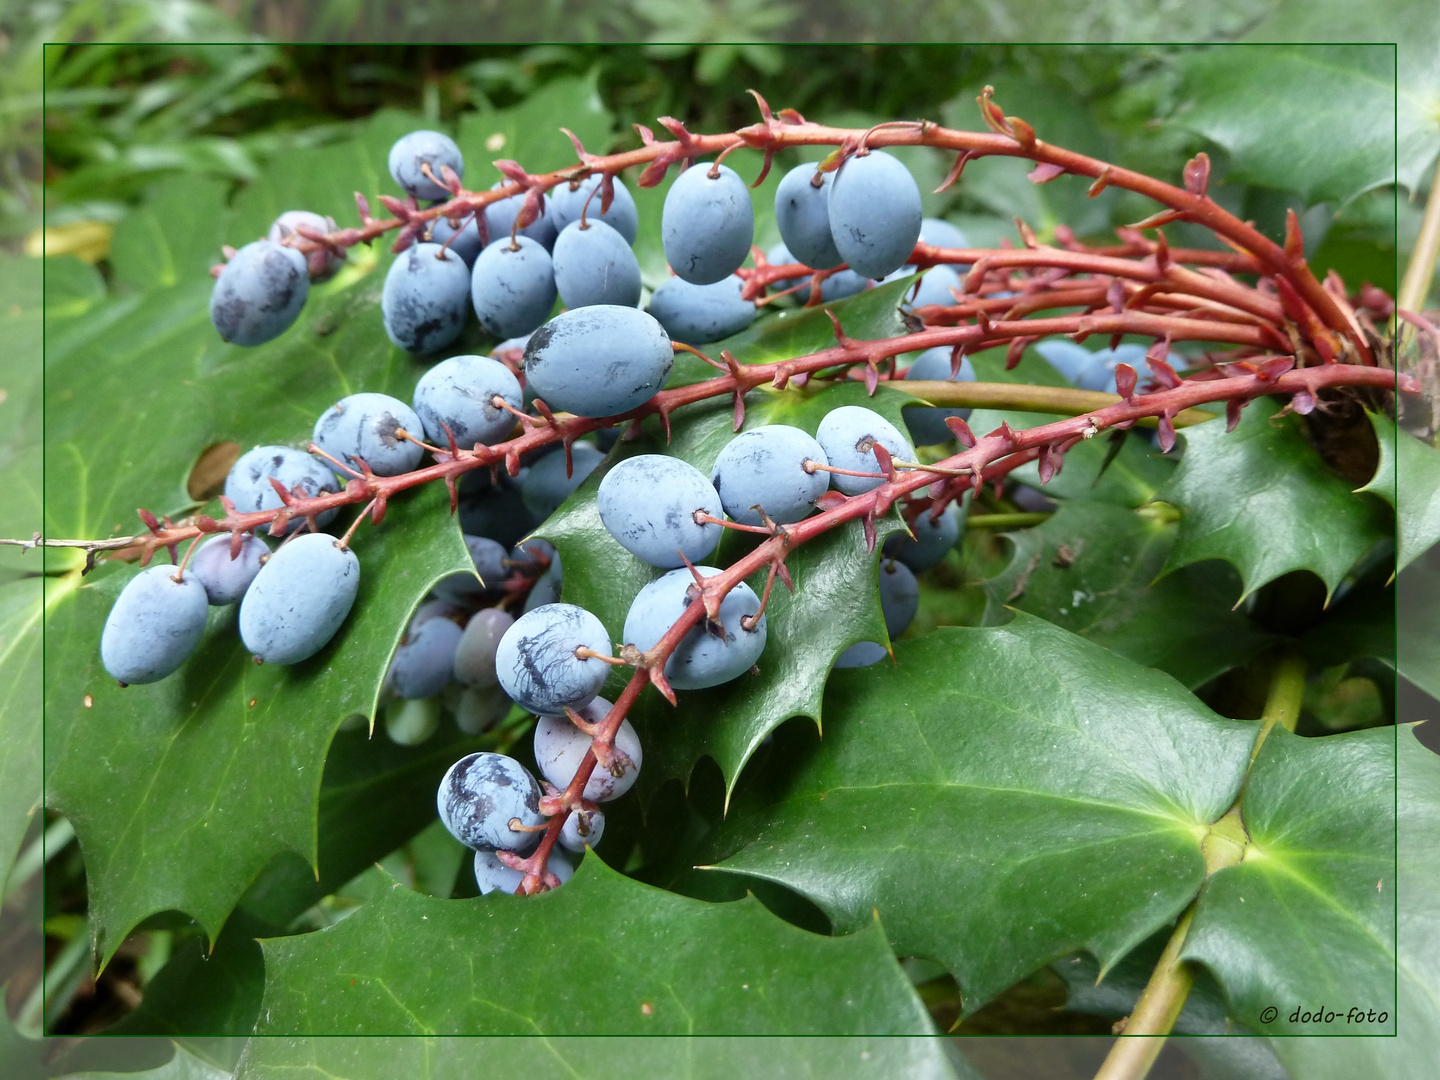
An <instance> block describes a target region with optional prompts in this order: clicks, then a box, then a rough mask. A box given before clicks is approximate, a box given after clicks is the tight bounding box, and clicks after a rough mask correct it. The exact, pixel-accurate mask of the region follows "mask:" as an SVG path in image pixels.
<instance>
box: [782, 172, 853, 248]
mask: <svg viewBox="0 0 1440 1080" xmlns="http://www.w3.org/2000/svg"><path fill="white" fill-rule="evenodd" d="M817 177H818V178H819V180H820V184H819V186H818V187H817V186H816V185H815V183H814V181H815V179H816V178H817ZM834 178H835V174H834V173H822V172H816V170H815V166H814V165H797V166H795V168H793V169H791V170H790V171H789V172H787V173H786V174H785V177H784V179H782V180H781V181H780V186H779V187H778V188H776V189H775V224H776V225H777V226H779V228H780V236H781V238H782V239H783V240H784V241H785V247H786V249H787V250H788V251H789V252H790V253H791V254H793V256H794V258H793V260H791V259H786V260H785V261H786V262H791V261H794V262H802V263H804V264H805V265H806V266H808V267H810V268H811V269H813V270H828V269H830V268H831V267H832V266H839V265H840V264H841V263H842V262H844V261H845V260H844V258H842V257H841V255H840V252H839V250H838V249H837V248H836V247H835V238H834V237H833V236H832V235H831V234H830V184H831V181H832V180H834ZM771 261H772V262H773V261H774V260H771Z"/></svg>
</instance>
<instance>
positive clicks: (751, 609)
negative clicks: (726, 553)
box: [625, 566, 766, 690]
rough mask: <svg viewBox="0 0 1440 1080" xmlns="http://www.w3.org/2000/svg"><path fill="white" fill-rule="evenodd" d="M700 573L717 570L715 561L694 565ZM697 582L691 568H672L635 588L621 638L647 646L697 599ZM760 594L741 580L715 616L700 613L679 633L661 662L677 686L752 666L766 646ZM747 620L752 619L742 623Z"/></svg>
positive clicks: (702, 684) (715, 681) (695, 685)
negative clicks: (667, 656) (708, 563)
mask: <svg viewBox="0 0 1440 1080" xmlns="http://www.w3.org/2000/svg"><path fill="white" fill-rule="evenodd" d="M695 569H696V570H698V571H699V572H700V576H701V577H714V576H715V575H716V574H718V573H720V571H719V570H717V569H715V568H714V567H713V566H697V567H696V568H695ZM698 592H699V590H698V588H697V587H696V586H695V579H694V577H693V576H692V575H691V573H690V570H689V568H688V567H687V568H683V569H680V570H671V571H670V572H669V573H668V574H665V575H663V576H661V577H658V578H656V579H655V580H654V581H652V582H650V584H648V585H646V586H645V587H644V588H643V589H641V590H640V592H639V593H637V594H636V596H635V599H634V601H633V602H632V603H631V604H630V611H629V613H628V614H627V615H626V616H625V642H626V644H628V645H634V646H635V647H636V648H637V649H639V650H640V651H641V652H648V651H649V650H650V649H652V648H654V646H655V643H656V642H658V641H659V640H660V639H661V638H662V637H664V636H665V634H666V632H667V631H669V629H670V627H672V626H673V625H674V624H675V620H676V619H678V618H679V617H680V616H681V615H683V614H684V613H685V609H686V608H688V607H689V606H690V604H691V603H698V602H699V600H698ZM759 611H760V598H759V597H758V596H756V595H755V591H754V590H753V589H751V588H750V586H749V585H747V584H745V582H743V581H742V582H740V583H739V584H738V585H736V586H735V587H734V588H733V589H731V590H730V592H729V593H727V594H726V596H725V599H724V600H723V601H721V603H720V619H719V621H718V622H715V621H711V620H710V619H706V618H701V620H700V622H699V623H698V624H697V625H695V626H694V627H692V628H691V629H690V631H689V632H688V633H687V634H686V635H685V636H684V637H683V638H681V639H680V644H679V645H677V646H676V647H675V651H674V652H673V653H672V654H671V656H670V659H669V660H668V661H667V662H666V664H665V677H666V678H667V679H669V680H670V685H671V686H673V687H674V688H675V689H676V690H703V689H704V688H706V687H707V686H719V685H720V684H721V683H726V682H729V681H730V680H731V679H735V678H739V677H740V676H741V675H743V674H744V673H745V672H747V671H749V670H750V668H751V667H753V666H754V664H755V661H756V660H758V659H759V658H760V654H761V653H762V652H763V651H764V650H765V633H766V631H765V616H764V615H760V616H759V618H758V619H757V618H755V616H756V615H757V613H758V612H759ZM747 623H749V624H750V625H748V626H747V625H746V624H747Z"/></svg>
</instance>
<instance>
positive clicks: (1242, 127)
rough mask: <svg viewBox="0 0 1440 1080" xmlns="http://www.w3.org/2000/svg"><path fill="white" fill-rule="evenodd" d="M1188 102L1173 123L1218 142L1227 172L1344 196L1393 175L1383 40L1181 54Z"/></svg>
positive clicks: (1316, 194) (1389, 56) (1284, 187)
mask: <svg viewBox="0 0 1440 1080" xmlns="http://www.w3.org/2000/svg"><path fill="white" fill-rule="evenodd" d="M1182 64H1183V67H1184V71H1185V89H1186V91H1187V93H1188V95H1189V96H1190V97H1191V98H1192V101H1191V102H1189V103H1188V105H1187V107H1185V108H1182V110H1181V111H1180V112H1178V113H1177V114H1176V115H1175V117H1174V120H1173V122H1174V123H1177V124H1179V125H1181V126H1183V127H1186V128H1188V129H1190V130H1191V131H1196V132H1199V133H1200V134H1201V135H1204V136H1205V137H1206V138H1207V139H1210V140H1212V141H1213V142H1215V143H1217V144H1219V145H1220V146H1222V147H1224V148H1225V150H1226V151H1227V152H1228V153H1229V157H1230V168H1229V172H1228V173H1227V175H1226V179H1229V180H1240V181H1243V182H1246V183H1251V184H1259V185H1260V186H1262V187H1271V188H1278V189H1280V190H1281V191H1296V192H1298V193H1299V194H1300V196H1301V198H1303V199H1304V200H1306V202H1307V203H1312V204H1313V203H1318V202H1326V201H1329V202H1337V203H1345V202H1348V201H1349V200H1350V199H1353V198H1354V197H1355V196H1356V195H1359V194H1360V193H1361V192H1363V191H1368V190H1370V189H1371V188H1375V187H1380V186H1381V185H1383V184H1390V183H1394V182H1395V68H1394V52H1393V51H1392V49H1390V48H1389V47H1387V46H1382V45H1318V46H1317V45H1276V46H1268V47H1267V46H1251V47H1249V48H1246V49H1234V48H1223V47H1222V48H1210V49H1205V50H1198V51H1195V52H1192V53H1188V54H1185V55H1184V57H1183V60H1182Z"/></svg>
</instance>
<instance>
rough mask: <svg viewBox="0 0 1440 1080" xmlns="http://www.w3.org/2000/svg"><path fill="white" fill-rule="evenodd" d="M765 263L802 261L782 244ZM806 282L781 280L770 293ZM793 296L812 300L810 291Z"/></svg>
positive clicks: (788, 263)
mask: <svg viewBox="0 0 1440 1080" xmlns="http://www.w3.org/2000/svg"><path fill="white" fill-rule="evenodd" d="M765 261H766V262H767V263H769V264H770V265H771V266H788V265H790V264H791V263H795V262H799V261H800V260H799V259H797V258H795V256H794V255H792V254H790V249H789V248H787V247H786V246H785V245H784V244H783V243H780V244H776V245H775V246H774V247H772V248H771V249H770V250H769V251H767V252H765ZM806 280H808V279H807V278H781V279H780V280H779V281H776V282H774V283H772V284H771V285H770V291H771V292H772V293H781V292H784V291H785V290H786V289H792V288H794V287H795V286H796V285H799V284H801V283H802V282H804V281H806ZM661 288H664V286H663V285H662V286H661ZM791 295H792V296H794V297H795V298H796V299H797V300H799V301H800V302H801V303H804V302H805V301H806V300H808V299H809V298H810V290H809V289H801V290H800V291H799V292H798V293H792V294H791Z"/></svg>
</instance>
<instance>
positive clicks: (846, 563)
mask: <svg viewBox="0 0 1440 1080" xmlns="http://www.w3.org/2000/svg"><path fill="white" fill-rule="evenodd" d="M827 325H828V322H827ZM909 400H910V399H909V398H908V397H907V396H905V395H903V394H901V393H899V392H898V391H891V390H888V389H886V388H884V387H882V388H881V389H880V391H879V392H877V393H876V395H875V396H874V397H873V398H871V397H867V396H866V393H865V388H864V386H863V385H861V384H860V383H857V382H847V383H842V384H839V385H829V386H824V387H823V388H817V389H809V390H804V391H797V390H793V389H792V390H786V391H783V392H775V391H766V390H761V391H754V392H752V393H751V394H750V395H749V397H748V398H747V402H746V411H745V428H746V429H747V430H748V429H751V428H755V427H760V426H762V425H765V424H789V425H792V426H794V427H798V428H802V429H804V430H805V431H807V432H809V433H810V434H812V435H813V434H814V433H815V429H816V427H817V426H818V425H819V423H820V420H821V419H822V418H823V417H824V415H825V414H826V413H827V412H829V411H830V410H831V409H834V408H837V407H838V406H841V405H864V406H866V407H868V408H873V409H874V410H876V411H877V412H879V413H880V414H881V415H883V416H885V417H886V418H887V419H889V420H890V422H891V423H893V424H896V425H898V424H899V423H900V422H901V420H900V408H901V406H902V405H903V404H904V403H905V402H907V401H909ZM733 415H734V414H733V410H732V407H731V404H730V402H729V401H727V400H723V399H722V400H720V401H716V402H705V403H700V404H697V405H693V406H690V407H688V408H686V409H683V410H681V411H679V412H677V413H675V414H674V415H673V416H672V418H671V425H672V431H673V438H672V440H671V442H670V444H669V446H668V447H666V446H665V445H664V444H663V442H661V441H660V440H659V439H658V438H651V439H646V440H641V441H636V442H622V443H620V444H619V451H618V453H621V454H625V455H629V454H631V453H661V452H663V453H668V454H671V455H673V456H675V457H679V458H681V459H682V460H685V461H688V462H690V463H691V464H692V465H694V466H695V467H696V468H697V469H699V470H700V471H701V472H702V473H704V474H705V475H706V476H709V475H710V469H711V466H712V465H713V464H714V462H715V458H716V457H718V456H719V453H720V451H721V450H722V449H723V448H724V446H725V445H726V444H727V443H728V442H729V441H730V439H732V438H733V437H734V430H733ZM654 426H656V425H655V423H654V422H653V421H652V422H650V423H649V424H647V429H648V428H651V427H654ZM602 475H603V473H602V470H600V469H597V470H596V471H595V472H594V473H592V474H591V476H590V477H589V478H588V479H587V480H586V482H585V483H584V484H583V485H582V486H581V487H580V488H579V490H578V491H577V492H576V494H575V495H574V496H572V497H571V499H570V500H569V501H568V502H567V503H566V504H565V506H564V507H562V509H561V510H560V511H559V513H558V514H557V515H556V516H555V517H554V518H552V519H551V520H550V521H549V522H547V523H546V524H545V525H544V526H542V527H541V528H540V529H539V530H538V532H539V533H540V535H542V536H545V537H547V538H549V539H550V540H552V541H553V542H554V543H555V544H556V545H557V546H558V547H559V549H560V554H561V558H562V560H563V562H564V565H565V587H564V593H563V595H564V599H565V601H566V602H567V603H573V604H579V605H580V606H581V607H583V608H585V609H586V610H588V611H593V612H594V613H595V614H596V615H597V616H599V618H600V620H601V621H602V622H604V623H605V625H606V626H607V627H608V628H609V630H610V634H611V636H612V637H613V638H614V639H615V640H616V641H617V642H619V641H620V639H621V632H622V630H623V627H624V624H625V615H626V612H628V611H629V609H630V604H631V601H633V600H634V598H635V594H636V593H637V592H639V591H640V589H641V588H642V587H643V586H644V585H645V584H646V583H647V582H649V581H651V580H653V579H654V578H656V577H659V576H660V571H657V570H655V569H654V568H653V567H650V566H647V565H645V564H644V563H642V562H641V561H640V560H639V559H637V558H636V557H635V556H633V555H631V554H630V553H629V552H628V551H626V550H625V549H624V548H622V547H621V546H620V544H619V543H618V542H617V541H616V540H615V539H614V538H612V537H611V536H610V534H609V533H608V532H606V531H605V527H604V525H603V524H602V523H601V521H600V515H599V511H598V510H597V509H596V506H595V492H596V490H598V488H599V485H600V480H601V477H602ZM898 528H900V523H899V521H898V518H897V517H896V515H895V514H894V513H893V512H892V513H891V514H890V515H889V516H888V517H887V518H886V519H885V520H883V521H881V522H878V523H877V529H876V532H877V536H878V537H879V543H877V549H878V547H879V546H880V544H883V542H884V538H885V536H887V535H888V534H889V533H890V532H892V531H894V530H896V529H898ZM748 550H750V547H749V545H748V544H747V543H745V542H744V541H739V540H738V535H737V537H736V538H727V540H726V542H724V543H722V545H721V546H720V547H719V548H718V549H717V555H718V560H719V561H718V562H712V563H711V565H718V566H726V565H729V564H730V563H731V562H733V561H734V559H735V558H737V557H738V556H740V555H741V554H743V553H745V552H747V551H748ZM712 558H714V556H712ZM876 559H877V555H875V554H873V553H870V552H867V551H866V550H865V541H864V533H863V528H862V526H861V524H860V523H859V522H854V523H851V524H850V525H848V526H846V527H844V528H840V529H836V530H834V531H833V532H831V533H828V534H826V535H825V536H822V537H819V538H817V539H815V540H812V541H811V542H809V543H807V544H805V545H804V546H803V547H800V548H799V549H797V550H796V551H795V552H794V553H793V554H791V555H790V556H789V557H788V558H787V559H786V560H785V565H786V566H787V567H788V569H789V571H790V575H791V579H792V581H793V583H794V585H795V592H794V594H793V595H792V594H791V593H790V592H789V591H788V590H786V588H785V586H784V585H783V584H781V583H779V582H777V583H776V584H775V587H774V589H773V591H772V592H771V594H770V603H769V606H768V607H767V608H766V621H767V638H766V644H765V652H764V653H763V654H762V655H761V657H760V660H759V662H758V664H757V665H756V666H757V667H758V668H759V674H758V675H754V674H747V675H742V676H740V678H738V679H736V680H734V681H733V682H730V683H726V684H725V685H723V686H717V687H712V688H711V689H708V690H703V691H691V692H685V691H681V692H680V695H679V697H680V706H679V708H678V709H676V708H672V707H671V706H670V705H669V704H668V703H666V702H665V701H664V700H663V699H662V698H661V697H660V695H659V693H658V692H657V691H655V690H653V689H650V690H647V691H645V694H644V695H643V696H642V698H641V699H640V701H639V702H638V703H637V707H636V708H635V709H634V710H633V711H632V712H631V714H630V715H631V719H632V721H633V722H634V724H635V725H636V728H637V729H638V730H639V732H640V735H641V739H642V741H643V742H644V745H645V748H646V749H645V769H644V771H643V772H642V773H641V776H640V783H641V784H644V785H646V786H647V788H648V789H649V790H652V791H653V790H654V788H656V787H658V786H659V784H660V783H662V782H663V781H664V780H666V779H668V778H669V777H672V776H678V777H681V778H682V779H683V778H685V777H687V776H689V774H690V769H691V767H692V766H693V765H694V763H695V762H696V761H697V760H698V759H699V758H700V757H701V756H702V755H707V754H708V755H709V756H711V757H713V758H715V760H716V761H717V762H718V763H719V765H720V767H721V769H722V770H723V772H724V774H725V777H726V782H727V786H729V787H732V788H733V786H734V783H735V778H736V777H737V776H738V775H739V772H740V769H741V767H742V766H743V765H744V763H745V761H746V759H747V758H749V756H750V755H751V753H753V752H754V750H755V747H756V746H758V745H759V744H760V742H761V741H762V740H763V739H764V738H765V736H766V735H768V734H769V733H770V732H771V731H773V730H774V729H775V728H776V727H778V726H779V725H780V724H781V723H782V722H784V721H785V720H787V719H789V718H790V717H791V716H798V715H803V716H809V717H812V718H813V719H815V720H816V722H817V723H818V722H819V720H820V715H821V709H820V699H821V693H822V690H823V688H824V685H825V676H826V674H827V673H828V672H829V670H830V665H831V664H832V663H833V662H834V660H835V657H836V656H838V655H839V654H840V653H841V652H842V651H844V649H845V648H847V647H848V646H850V645H852V644H854V643H855V642H857V641H866V640H871V641H884V640H885V637H884V633H885V631H884V620H883V619H882V618H881V616H880V594H879V585H878V579H877V575H876V570H875V567H876ZM749 584H750V586H751V587H752V588H753V589H755V591H756V593H757V594H758V593H760V592H761V591H762V590H763V589H764V587H765V573H764V571H761V572H759V573H757V574H755V575H754V576H753V577H752V579H751V580H750V582H749ZM627 675H628V669H618V673H617V674H615V675H612V677H611V682H610V684H609V685H610V689H611V690H612V691H616V692H618V690H619V688H620V687H622V686H623V685H624V681H625V677H626V676H627Z"/></svg>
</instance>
